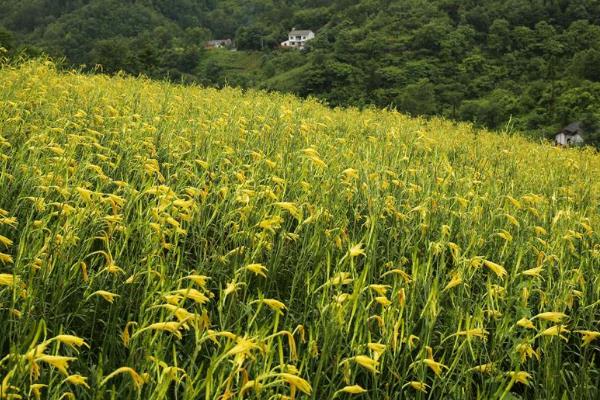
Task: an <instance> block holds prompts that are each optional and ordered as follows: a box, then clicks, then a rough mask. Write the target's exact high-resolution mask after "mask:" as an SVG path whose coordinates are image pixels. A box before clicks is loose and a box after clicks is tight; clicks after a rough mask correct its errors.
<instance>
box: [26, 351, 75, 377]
mask: <svg viewBox="0 0 600 400" xmlns="http://www.w3.org/2000/svg"><path fill="white" fill-rule="evenodd" d="M73 360H76V358H75V357H64V356H50V355H47V354H42V355H41V356H39V357H36V358H35V360H34V361H35V362H43V363H46V364H49V365H52V366H53V367H54V368H56V369H57V370H59V371H60V372H61V373H62V374H63V375H69V373H68V372H67V369H68V368H69V362H71V361H73Z"/></svg>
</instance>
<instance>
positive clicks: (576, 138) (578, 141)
mask: <svg viewBox="0 0 600 400" xmlns="http://www.w3.org/2000/svg"><path fill="white" fill-rule="evenodd" d="M583 134H584V131H583V128H582V124H581V122H572V123H570V124H569V125H567V126H565V127H564V128H563V129H562V130H561V131H560V132H558V133H557V134H556V135H555V136H554V143H555V144H556V145H557V146H565V147H570V146H581V145H583V143H584V140H583Z"/></svg>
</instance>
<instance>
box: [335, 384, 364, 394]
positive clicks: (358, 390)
mask: <svg viewBox="0 0 600 400" xmlns="http://www.w3.org/2000/svg"><path fill="white" fill-rule="evenodd" d="M366 391H367V390H366V389H363V387H362V386H360V385H352V386H344V387H343V388H341V389H340V390H338V391H337V392H335V393H336V394H338V393H349V394H362V393H366ZM334 397H335V394H334Z"/></svg>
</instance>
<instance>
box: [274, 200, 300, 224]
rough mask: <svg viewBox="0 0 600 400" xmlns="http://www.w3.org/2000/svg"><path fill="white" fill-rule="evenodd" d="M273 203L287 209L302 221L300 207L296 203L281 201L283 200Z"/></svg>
mask: <svg viewBox="0 0 600 400" xmlns="http://www.w3.org/2000/svg"><path fill="white" fill-rule="evenodd" d="M273 205H274V206H275V207H279V208H281V209H283V210H286V211H287V212H289V213H290V214H291V215H292V217H294V218H296V219H297V220H298V221H300V219H302V215H301V213H300V209H299V208H298V207H297V206H296V205H295V204H294V203H290V202H283V201H281V202H277V203H274V204H273Z"/></svg>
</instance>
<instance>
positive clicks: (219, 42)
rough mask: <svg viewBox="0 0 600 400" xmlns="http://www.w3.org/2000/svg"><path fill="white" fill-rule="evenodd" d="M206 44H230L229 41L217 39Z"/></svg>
mask: <svg viewBox="0 0 600 400" xmlns="http://www.w3.org/2000/svg"><path fill="white" fill-rule="evenodd" d="M206 43H208V44H223V43H231V39H217V40H209V41H208V42H206Z"/></svg>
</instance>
